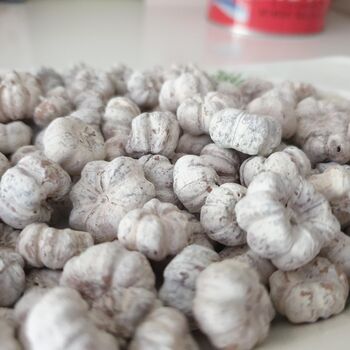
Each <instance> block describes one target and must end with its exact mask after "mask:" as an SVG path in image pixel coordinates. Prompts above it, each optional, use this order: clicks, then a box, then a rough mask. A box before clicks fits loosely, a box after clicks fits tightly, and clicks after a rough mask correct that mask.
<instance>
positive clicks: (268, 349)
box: [201, 57, 350, 350]
mask: <svg viewBox="0 0 350 350" xmlns="http://www.w3.org/2000/svg"><path fill="white" fill-rule="evenodd" d="M220 69H225V70H227V71H230V70H232V71H233V72H242V73H243V75H244V76H245V75H246V76H259V77H261V78H266V79H269V80H273V81H279V80H285V79H288V80H292V81H304V82H309V83H312V84H314V85H315V86H317V87H319V88H321V89H322V90H324V91H329V92H336V93H339V94H341V95H343V96H347V97H349V98H350V57H330V58H321V59H312V60H303V61H290V62H282V63H279V62H278V63H268V64H259V65H249V66H236V67H234V68H232V69H230V68H227V67H226V68H223V67H221V68H220ZM218 322H219V320H218ZM201 345H202V344H201ZM201 349H203V350H204V349H208V350H209V349H211V347H210V346H208V345H204V344H203V345H202V346H201ZM256 349H259V350H349V349H350V306H348V307H347V309H346V310H345V311H344V312H343V313H342V314H340V315H338V316H335V317H332V318H330V319H328V320H325V321H319V322H316V323H314V324H310V325H291V324H290V323H288V322H287V321H285V320H284V319H282V318H280V319H278V320H275V321H274V322H273V323H272V327H271V331H270V334H269V337H268V338H267V339H266V341H265V342H264V343H263V344H262V345H260V346H259V347H257V348H256Z"/></svg>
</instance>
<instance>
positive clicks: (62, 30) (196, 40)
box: [0, 0, 350, 69]
mask: <svg viewBox="0 0 350 350" xmlns="http://www.w3.org/2000/svg"><path fill="white" fill-rule="evenodd" d="M294 1H295V0H294ZM230 2H233V3H234V1H233V0H224V1H217V2H216V3H220V4H219V6H221V5H223V6H226V5H229V6H231V5H230V4H229V3H230ZM349 3H350V1H349V0H338V1H333V3H332V4H331V7H330V11H329V13H328V15H327V18H326V24H325V29H324V31H322V32H321V33H318V34H312V35H310V34H309V35H280V34H263V33H257V32H255V31H254V33H252V31H249V30H248V31H246V32H247V33H246V34H241V33H237V32H236V31H235V30H233V29H232V26H230V25H229V26H223V25H220V24H217V23H212V22H211V21H209V20H208V18H207V13H208V6H209V3H208V2H207V1H205V0H144V1H141V0H124V1H122V0H119V1H118V0H58V1H55V0H27V1H23V2H21V1H0V44H1V51H0V52H1V54H0V67H2V68H18V69H28V68H31V67H33V66H38V65H40V64H46V65H53V66H55V67H57V68H62V67H65V66H67V65H68V64H70V63H73V62H76V61H81V60H84V61H86V62H87V63H90V64H92V65H94V66H96V67H106V66H109V65H110V64H111V63H113V62H116V61H121V62H125V63H127V64H129V65H130V66H132V67H135V68H145V67H149V66H151V65H154V64H170V63H172V62H187V61H193V62H197V63H198V64H200V65H201V66H203V67H204V68H209V69H211V68H216V67H222V68H223V67H233V66H235V65H241V64H247V63H257V62H273V61H284V60H292V59H306V58H315V57H324V56H342V55H350V45H349V43H350V39H349V37H350V4H349Z"/></svg>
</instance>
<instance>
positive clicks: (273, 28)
mask: <svg viewBox="0 0 350 350" xmlns="http://www.w3.org/2000/svg"><path fill="white" fill-rule="evenodd" d="M329 5H330V0H211V2H210V5H209V12H208V17H209V19H210V20H211V21H213V22H216V23H219V24H222V25H226V26H230V27H232V28H233V29H237V30H239V31H242V30H243V31H246V32H267V33H275V34H312V33H317V32H320V31H322V30H323V28H324V22H325V17H326V14H327V11H328V8H329Z"/></svg>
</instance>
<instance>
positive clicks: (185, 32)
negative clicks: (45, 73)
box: [0, 0, 350, 350]
mask: <svg viewBox="0 0 350 350" xmlns="http://www.w3.org/2000/svg"><path fill="white" fill-rule="evenodd" d="M174 1H175V0H174ZM82 4H84V6H82ZM349 35H350V22H349V19H348V18H347V17H344V16H341V15H337V14H331V16H330V18H329V25H328V28H327V30H326V32H325V33H323V34H322V35H317V36H310V37H304V38H296V37H292V38H280V37H268V36H260V37H240V36H233V35H231V33H230V32H229V31H227V30H226V29H223V28H220V27H218V26H214V25H211V24H209V23H207V22H206V21H205V18H204V12H203V8H202V9H200V8H191V9H188V8H186V9H183V8H175V7H171V10H169V8H159V7H156V8H148V9H147V10H145V11H143V7H142V5H141V3H138V2H136V1H128V2H122V3H121V2H118V1H103V0H99V1H98V0H96V1H74V0H69V1H68V0H60V1H57V2H54V1H48V0H46V1H30V2H29V3H28V4H26V5H3V4H0V43H1V54H0V67H2V68H30V67H32V66H38V65H39V64H47V65H53V66H55V67H57V68H63V67H65V66H66V65H67V64H69V63H72V62H75V61H78V60H84V61H87V62H89V63H91V64H93V65H95V66H99V67H101V68H102V67H106V66H108V65H110V64H111V63H113V62H115V61H123V62H125V63H128V64H130V65H131V66H133V67H139V68H143V67H149V66H150V65H152V64H155V63H161V64H169V63H171V62H177V61H183V62H186V61H195V62H198V63H199V64H200V65H202V66H203V67H206V68H208V69H214V68H225V67H226V69H227V68H228V67H229V68H230V69H233V70H235V71H242V72H243V73H244V74H247V75H259V76H262V77H267V78H270V79H291V80H303V81H308V82H311V83H314V84H316V85H318V86H320V87H322V88H323V89H325V90H338V91H342V92H344V93H346V92H348V93H349V92H350V58H346V57H336V58H330V59H318V60H311V61H299V62H285V63H274V64H270V63H269V64H259V65H252V66H244V65H242V64H244V63H251V62H253V63H254V62H264V61H265V62H266V61H277V60H286V59H289V60H290V59H296V58H298V59H305V58H311V57H319V56H324V55H346V54H347V55H349V56H350V45H349V42H350V39H349ZM349 329H350V309H349V308H348V310H347V311H346V312H344V313H343V314H341V315H340V316H338V317H334V318H332V319H330V320H327V321H323V322H318V323H316V324H313V325H307V326H305V325H304V326H291V325H289V324H288V323H287V322H286V321H276V322H274V324H273V327H272V330H271V334H270V336H269V338H268V339H267V341H266V342H265V343H264V344H263V345H262V346H261V347H259V348H258V349H259V350H299V349H300V350H308V349H317V350H330V349H331V350H348V349H349V347H350V345H349V344H350V331H349Z"/></svg>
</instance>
